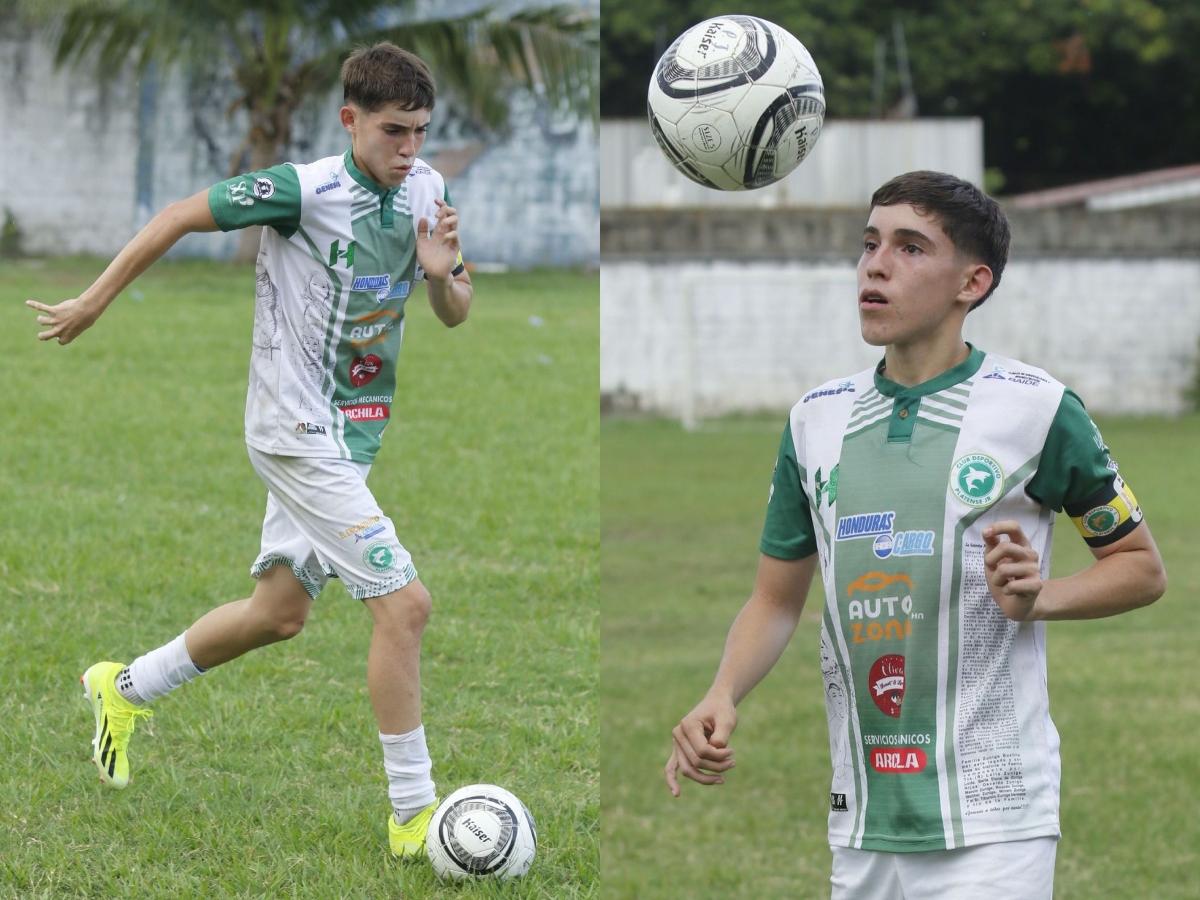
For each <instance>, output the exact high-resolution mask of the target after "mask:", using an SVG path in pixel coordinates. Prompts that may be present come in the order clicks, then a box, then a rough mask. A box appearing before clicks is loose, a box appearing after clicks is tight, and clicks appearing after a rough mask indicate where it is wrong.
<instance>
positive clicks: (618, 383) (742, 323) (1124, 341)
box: [600, 259, 1200, 421]
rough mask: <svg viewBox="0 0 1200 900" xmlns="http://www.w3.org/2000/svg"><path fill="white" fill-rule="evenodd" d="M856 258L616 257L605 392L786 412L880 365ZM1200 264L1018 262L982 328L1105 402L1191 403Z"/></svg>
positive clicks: (603, 310)
mask: <svg viewBox="0 0 1200 900" xmlns="http://www.w3.org/2000/svg"><path fill="white" fill-rule="evenodd" d="M856 298H857V289H856V282H855V271H854V267H853V266H852V265H849V264H835V265H819V264H799V263H794V264H765V263H754V264H738V263H733V262H713V263H707V264H706V263H686V264H682V263H673V264H671V265H669V266H664V265H654V264H650V263H646V262H637V261H622V260H607V259H606V260H605V262H604V268H603V271H602V273H601V279H600V326H601V338H600V389H601V392H602V394H605V395H608V396H609V397H610V398H612V399H614V400H615V401H616V402H617V404H618V405H629V406H634V407H636V408H638V409H642V410H646V411H651V412H656V413H661V414H665V415H670V416H674V417H679V418H682V419H684V420H685V421H688V420H689V419H692V418H703V417H707V416H716V415H721V414H725V413H732V412H747V411H755V410H780V411H782V410H786V409H788V408H790V407H791V406H792V405H793V404H794V403H795V402H796V401H797V400H798V399H799V398H800V397H801V396H802V395H803V394H804V392H805V391H806V390H808V389H809V388H811V387H813V386H814V385H817V384H820V383H822V382H825V381H828V380H829V379H831V378H836V377H838V376H840V375H848V374H851V373H853V372H857V371H860V370H862V369H865V368H868V367H869V366H872V365H874V364H875V363H876V362H877V361H878V360H879V358H880V357H881V355H882V354H881V351H880V350H879V349H877V348H874V347H870V346H868V345H866V344H865V343H863V341H862V338H861V336H860V333H859V328H858V310H857V299H856ZM1198 336H1200V261H1197V260H1185V259H1164V260H1121V261H1094V260H1065V259H1064V260H1037V261H1029V262H1014V263H1011V264H1010V265H1009V266H1008V268H1006V269H1005V271H1004V278H1003V281H1002V283H1001V285H1000V287H999V288H998V289H997V291H996V293H995V294H993V295H992V297H991V298H990V299H989V300H988V301H987V302H986V303H985V304H984V305H983V306H981V307H980V308H979V309H977V310H975V312H973V313H971V314H970V316H969V317H968V319H967V327H966V337H967V340H969V341H971V342H972V343H974V344H976V345H977V346H979V347H982V348H983V349H985V350H992V351H995V352H997V353H1000V354H1003V355H1005V356H1013V357H1016V358H1018V359H1021V360H1023V361H1025V362H1027V363H1030V364H1032V365H1036V366H1039V367H1041V368H1044V369H1046V370H1047V371H1049V372H1050V373H1051V374H1052V375H1054V376H1055V377H1056V378H1058V379H1059V380H1061V381H1063V382H1064V383H1065V384H1067V386H1068V387H1071V388H1073V389H1074V390H1075V391H1076V392H1077V393H1079V394H1080V396H1081V397H1082V398H1083V401H1084V403H1085V404H1087V406H1088V408H1089V409H1092V410H1094V411H1098V412H1107V413H1177V412H1180V411H1181V410H1182V409H1183V407H1184V399H1183V392H1184V390H1185V389H1186V387H1187V385H1188V384H1190V383H1191V381H1192V379H1193V378H1194V373H1195V371H1196V366H1197V365H1198V359H1197V356H1198V353H1197V338H1198Z"/></svg>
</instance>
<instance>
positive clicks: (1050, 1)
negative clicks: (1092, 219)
mask: <svg viewBox="0 0 1200 900" xmlns="http://www.w3.org/2000/svg"><path fill="white" fill-rule="evenodd" d="M603 10H604V14H603V18H604V22H603V30H602V61H601V112H602V114H603V115H605V116H642V115H644V114H645V102H646V85H647V84H648V82H649V78H650V73H651V71H652V69H653V66H654V64H655V62H657V60H658V57H659V55H660V54H661V53H662V52H663V50H665V49H666V47H667V46H668V44H669V43H670V42H671V41H672V40H673V39H674V38H675V37H676V36H677V35H678V34H679V33H680V32H682V31H683V30H684V29H685V28H687V27H688V26H689V25H692V24H694V23H695V22H698V21H700V20H701V19H704V18H707V17H709V16H713V15H720V14H722V13H726V12H728V4H726V3H724V2H720V0H711V2H709V0H703V2H701V0H697V2H692V3H688V4H675V3H671V2H669V0H637V2H634V0H604V6H603ZM754 14H755V15H758V16H761V17H763V18H766V19H770V20H771V21H774V22H776V23H778V24H779V25H781V26H783V27H785V28H787V29H788V30H789V31H791V32H792V33H793V34H795V35H796V36H797V37H798V38H800V40H801V41H803V42H804V44H805V45H806V46H807V47H808V49H809V50H810V51H811V52H812V54H813V57H814V58H815V59H816V61H817V65H818V66H819V67H820V70H821V75H822V77H823V79H824V82H825V91H826V98H827V100H828V110H829V116H830V117H831V118H853V117H867V116H871V115H873V114H875V113H876V112H877V108H876V100H875V90H876V76H875V55H876V48H877V44H880V43H882V44H883V46H884V49H885V50H886V57H885V58H886V60H887V65H886V66H885V69H884V78H883V79H882V81H881V83H880V84H879V87H880V88H882V99H883V102H882V104H881V106H882V109H883V110H885V111H886V110H887V109H889V108H892V107H893V106H894V104H895V102H896V101H897V100H898V99H899V96H900V82H899V78H898V75H897V68H896V52H895V45H894V42H893V40H892V35H893V29H894V27H895V23H896V22H900V23H901V24H902V26H903V30H904V37H905V43H906V44H907V48H908V56H909V59H910V64H911V67H912V76H913V83H914V85H915V90H916V95H917V104H918V113H919V115H921V116H979V117H981V118H982V119H983V121H984V139H985V158H986V162H987V165H988V166H989V167H995V168H998V169H999V170H1000V171H1001V172H1002V173H1003V175H1004V178H1005V181H1006V189H1007V190H1008V191H1009V192H1017V191H1022V190H1031V189H1035V188H1039V187H1045V186H1050V185H1054V184H1062V183H1069V182H1073V181H1080V180H1084V179H1088V178H1099V177H1105V176H1109V175H1115V174H1124V173H1128V172H1136V171H1144V170H1147V169H1153V168H1158V167H1162V166H1169V165H1180V164H1185V163H1192V162H1196V161H1197V154H1198V152H1200V149H1198V148H1200V54H1198V53H1196V50H1195V48H1196V47H1197V46H1200V3H1196V2H1195V0H976V2H972V3H961V2H958V0H928V2H912V0H910V2H901V3H892V4H886V5H881V4H878V3H868V2H865V0H805V2H803V3H800V2H797V0H759V2H756V4H755V6H754Z"/></svg>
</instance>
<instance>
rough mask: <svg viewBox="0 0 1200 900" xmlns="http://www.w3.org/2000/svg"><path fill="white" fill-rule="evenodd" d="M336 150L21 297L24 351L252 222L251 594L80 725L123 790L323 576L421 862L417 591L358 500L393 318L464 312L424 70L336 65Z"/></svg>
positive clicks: (123, 675)
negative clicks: (354, 634) (178, 254)
mask: <svg viewBox="0 0 1200 900" xmlns="http://www.w3.org/2000/svg"><path fill="white" fill-rule="evenodd" d="M342 82H343V87H344V92H345V105H344V106H343V107H342V108H341V113H340V115H341V122H342V125H343V127H345V129H346V131H347V132H348V133H349V135H350V149H349V150H347V151H346V153H345V154H343V155H341V156H331V157H328V158H326V159H321V160H317V161H316V162H313V163H309V164H307V165H305V164H292V163H286V164H282V165H278V166H273V167H271V168H269V169H264V170H262V171H258V172H250V173H247V174H245V175H240V176H238V177H236V178H231V179H229V180H227V181H223V182H220V183H218V184H215V185H213V186H212V187H211V188H210V189H209V190H207V191H202V192H200V193H198V194H196V195H194V196H192V197H189V198H187V199H186V200H180V201H177V202H176V203H172V204H171V205H170V206H168V207H167V208H166V209H164V210H163V211H162V212H160V213H159V214H158V215H157V216H155V217H154V219H152V220H151V221H150V223H149V224H147V225H146V227H145V228H143V229H142V230H141V231H140V232H139V233H138V234H137V235H136V236H135V237H134V238H133V240H131V241H130V242H129V244H128V245H126V247H125V248H124V249H123V250H122V251H121V252H120V253H119V254H118V255H117V257H116V258H115V259H114V260H113V262H112V263H111V264H110V265H109V266H108V268H107V269H106V270H105V271H104V273H103V274H102V275H101V276H100V277H99V278H98V279H97V280H96V282H95V283H94V284H92V286H91V287H89V288H88V289H87V290H86V291H84V292H83V293H82V294H80V295H79V296H78V297H76V298H72V299H69V300H65V301H63V302H61V303H58V304H56V305H53V306H51V305H46V304H43V303H39V302H37V301H35V300H29V301H27V303H28V305H29V306H30V307H32V308H33V309H35V310H37V311H38V312H39V315H38V317H37V321H38V323H39V324H40V325H42V326H44V329H45V330H43V331H42V332H41V333H40V334H39V335H38V338H39V339H40V340H43V341H49V340H53V339H56V340H57V341H58V342H59V343H60V344H68V343H70V342H71V341H73V340H74V339H75V338H77V337H78V336H79V335H80V334H82V333H83V332H84V331H85V330H86V329H87V328H89V327H90V326H91V325H92V324H93V323H94V322H95V321H96V319H97V318H99V316H100V315H101V314H102V313H103V312H104V310H105V309H106V308H107V307H108V305H109V304H110V303H112V302H113V300H115V299H116V297H117V295H118V294H120V292H121V291H122V290H124V289H125V287H127V286H128V285H129V284H130V283H131V282H132V281H133V280H134V279H135V278H136V277H137V276H138V275H139V274H141V273H142V272H143V271H145V270H146V268H147V267H149V266H150V265H151V264H152V263H153V262H154V261H155V260H157V259H158V258H159V257H161V256H162V255H163V254H164V253H166V252H167V250H169V249H170V248H171V247H172V246H173V245H174V244H175V243H176V242H177V241H178V240H179V239H180V238H182V237H183V236H184V235H186V234H189V233H192V232H204V231H215V230H217V229H218V228H219V229H221V230H222V231H230V230H233V229H237V228H245V227H248V226H251V225H263V226H266V227H264V228H263V233H262V243H261V246H260V249H259V254H258V264H257V275H256V280H255V313H254V329H253V336H252V344H253V347H252V351H251V357H250V380H249V388H248V391H247V396H246V445H247V452H248V453H249V456H250V462H251V465H252V466H253V467H254V469H255V471H256V472H257V473H258V475H259V477H260V478H261V479H262V480H263V482H264V484H265V485H266V487H267V506H266V514H265V517H264V520H263V528H262V541H261V549H260V552H259V554H258V557H257V559H255V561H254V563H253V565H252V566H251V570H250V571H251V575H253V576H254V578H255V579H257V583H256V585H255V588H254V591H253V593H252V594H251V596H249V597H247V598H245V599H241V600H234V601H232V602H230V603H226V604H224V605H223V606H219V607H217V608H215V609H213V610H211V611H209V612H208V613H206V614H205V615H203V616H201V617H200V619H199V620H197V621H196V622H194V623H193V624H192V625H191V627H189V628H188V629H186V630H185V631H184V632H183V633H182V634H180V635H179V636H178V637H176V638H175V639H174V640H172V641H169V642H168V643H166V644H164V645H163V646H161V647H159V648H158V649H155V650H151V651H149V652H147V653H144V654H142V655H141V656H138V657H137V658H136V659H134V660H133V662H132V663H130V664H129V665H123V664H122V663H117V662H98V663H96V664H95V665H93V666H91V667H90V668H88V670H87V671H86V672H84V674H83V677H82V679H81V681H82V683H83V690H84V695H85V698H86V700H87V701H88V702H89V703H90V705H91V706H92V709H93V712H94V714H95V724H96V732H95V737H94V738H93V741H92V746H93V755H92V758H93V760H94V761H95V763H96V766H97V768H98V769H99V772H100V779H101V781H103V782H104V783H105V784H107V785H110V786H112V787H115V788H124V787H126V786H127V785H128V784H129V781H130V767H129V757H128V753H127V750H128V746H129V740H130V738H131V736H132V735H133V733H134V730H135V728H136V725H137V722H138V720H139V719H142V718H146V717H149V716H150V715H151V712H150V710H149V709H148V706H149V704H150V703H151V702H153V701H154V700H156V699H158V698H159V697H162V696H163V695H165V694H167V693H169V692H170V691H173V690H175V689H176V688H178V687H180V686H182V685H184V684H186V683H187V682H189V681H191V680H192V679H194V678H196V677H198V676H199V675H201V674H203V673H204V672H207V671H208V670H210V669H212V668H214V667H216V666H219V665H221V664H222V663H226V662H229V661H230V660H232V659H236V658H237V657H239V656H241V655H242V654H244V653H246V652H248V651H250V650H254V649H257V648H259V647H264V646H266V645H268V644H272V643H275V642H276V641H281V640H286V639H288V638H291V637H294V636H295V635H297V634H299V633H300V630H301V628H303V626H304V620H305V618H306V617H307V615H308V611H309V609H310V607H311V606H312V602H313V600H314V599H315V598H316V596H317V595H318V594H319V593H320V592H321V588H322V587H324V585H325V583H326V581H327V579H328V578H329V577H330V575H334V576H336V577H338V578H340V579H341V580H342V583H343V584H344V585H345V586H346V589H347V590H348V591H349V592H350V595H351V596H352V597H354V598H355V599H357V600H361V601H362V603H363V605H364V606H366V608H367V610H368V611H369V612H370V614H371V616H372V619H373V622H374V627H373V631H372V633H371V641H370V647H369V650H368V653H367V684H368V690H369V693H370V698H371V706H372V708H373V710H374V713H375V718H376V721H377V724H378V727H379V739H380V742H381V744H382V747H383V759H384V770H385V771H386V773H387V778H388V795H389V798H390V800H391V804H392V809H393V813H392V815H390V816H389V817H388V836H389V844H390V846H391V850H392V852H393V853H395V854H396V855H397V856H402V857H403V856H410V855H413V854H418V853H420V852H421V851H422V850H423V847H424V842H425V832H426V830H427V828H428V824H429V819H430V817H431V816H432V815H433V811H434V809H435V808H436V805H437V803H436V796H435V790H434V783H433V780H432V778H431V771H432V763H431V760H430V757H429V751H428V748H427V745H426V741H425V731H424V728H423V726H422V725H421V686H420V652H421V635H422V632H423V630H424V628H425V623H426V621H427V619H428V617H429V612H430V596H429V592H428V591H427V590H426V589H425V587H424V585H422V584H421V581H420V579H419V578H418V577H417V571H416V569H415V568H414V566H413V561H412V558H411V557H410V555H409V553H408V551H407V550H405V549H404V546H403V545H402V544H401V543H400V541H399V539H398V537H397V535H396V531H395V528H394V526H393V524H392V521H391V519H389V518H388V517H387V515H386V514H385V513H384V511H383V510H382V509H381V508H380V507H379V505H378V503H376V501H375V498H374V496H373V495H372V493H371V491H370V489H369V488H368V487H367V475H368V473H369V472H370V469H371V463H372V461H373V460H374V458H375V454H376V453H377V452H378V450H379V446H380V440H381V438H382V434H383V430H384V428H385V427H386V426H387V423H388V421H389V419H390V411H391V405H392V402H393V398H394V394H395V390H396V364H397V359H398V357H399V353H400V345H401V340H402V338H403V335H404V307H405V303H406V301H407V300H408V297H409V293H410V291H411V289H412V286H413V285H414V284H415V283H417V282H419V281H421V280H424V281H425V287H426V293H427V295H428V298H429V302H430V304H431V305H432V307H433V311H434V313H435V314H436V315H437V317H438V318H439V319H440V320H441V321H442V322H443V323H444V324H445V325H446V326H448V327H451V328H452V327H454V326H455V325H459V324H461V323H462V322H463V321H465V320H466V318H467V313H468V311H469V309H470V306H471V297H472V287H471V279H470V277H469V276H468V275H467V273H466V271H465V269H464V266H463V261H462V254H461V252H460V248H459V239H458V214H457V212H456V211H455V209H454V208H453V207H452V206H451V205H450V197H449V194H448V193H447V191H446V187H445V182H444V181H443V179H442V176H441V175H440V174H438V173H437V172H436V171H434V170H433V169H432V168H430V167H429V166H428V165H426V164H425V163H423V162H422V161H421V160H420V158H419V157H418V156H417V154H418V153H419V152H420V149H421V145H422V143H423V142H424V140H425V134H426V132H427V130H428V128H429V121H430V116H431V112H432V110H433V105H434V84H433V79H432V76H431V75H430V73H429V69H428V68H427V67H426V65H425V63H424V62H422V61H421V60H420V59H419V58H418V57H416V56H414V55H413V54H412V53H409V52H407V51H405V50H402V49H400V48H399V47H396V46H395V45H393V44H388V43H381V44H376V45H375V46H373V47H369V48H363V49H360V50H358V51H356V52H355V53H354V54H353V55H351V56H350V57H349V58H348V59H347V60H346V62H345V64H344V65H343V67H342Z"/></svg>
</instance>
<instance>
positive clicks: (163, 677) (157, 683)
mask: <svg viewBox="0 0 1200 900" xmlns="http://www.w3.org/2000/svg"><path fill="white" fill-rule="evenodd" d="M185 633H186V632H185ZM205 671H206V670H205V669H201V668H200V667H199V666H197V665H196V664H195V663H194V662H192V658H191V656H189V655H188V651H187V644H185V643H184V640H183V635H182V634H181V635H179V637H177V638H175V640H173V641H171V642H170V643H168V644H163V645H162V646H161V647H159V648H158V649H157V650H151V651H150V652H149V653H143V654H142V655H141V656H139V657H138V658H137V659H135V660H134V661H133V662H131V663H130V664H129V665H128V666H126V667H125V668H124V669H122V670H121V672H120V674H118V675H117V690H118V691H120V692H121V696H123V697H124V698H125V699H126V700H128V701H130V702H131V703H137V704H139V705H140V704H145V703H149V702H150V701H151V700H156V699H158V698H159V697H161V696H163V695H164V694H169V693H170V692H171V691H173V690H175V688H177V687H180V686H181V685H184V684H187V683H188V682H189V681H191V680H192V679H193V678H196V677H198V676H200V675H203V674H204V672H205Z"/></svg>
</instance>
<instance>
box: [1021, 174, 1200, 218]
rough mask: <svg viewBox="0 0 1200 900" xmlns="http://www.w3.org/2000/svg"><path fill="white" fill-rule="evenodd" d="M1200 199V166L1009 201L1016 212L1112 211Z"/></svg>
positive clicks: (1085, 184)
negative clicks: (1057, 208)
mask: <svg viewBox="0 0 1200 900" xmlns="http://www.w3.org/2000/svg"><path fill="white" fill-rule="evenodd" d="M1198 197H1200V164H1197V165H1191V166H1175V167H1173V168H1170V169H1156V170H1154V171H1152V172H1142V173H1140V174H1138V175H1122V176H1120V177H1119V178H1104V179H1101V180H1099V181H1083V182H1080V183H1079V184H1070V185H1067V186H1065V187H1058V188H1051V189H1049V190H1045V191H1032V192H1030V193H1028V194H1015V195H1013V196H1012V197H1009V198H1007V202H1008V204H1010V205H1011V206H1013V207H1015V208H1017V209H1042V208H1045V207H1049V206H1072V205H1075V204H1083V205H1084V206H1086V207H1087V208H1088V209H1090V210H1096V211H1111V210H1117V209H1129V208H1131V207H1135V206H1156V205H1158V204H1161V203H1174V202H1177V201H1180V200H1189V199H1194V198H1198Z"/></svg>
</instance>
